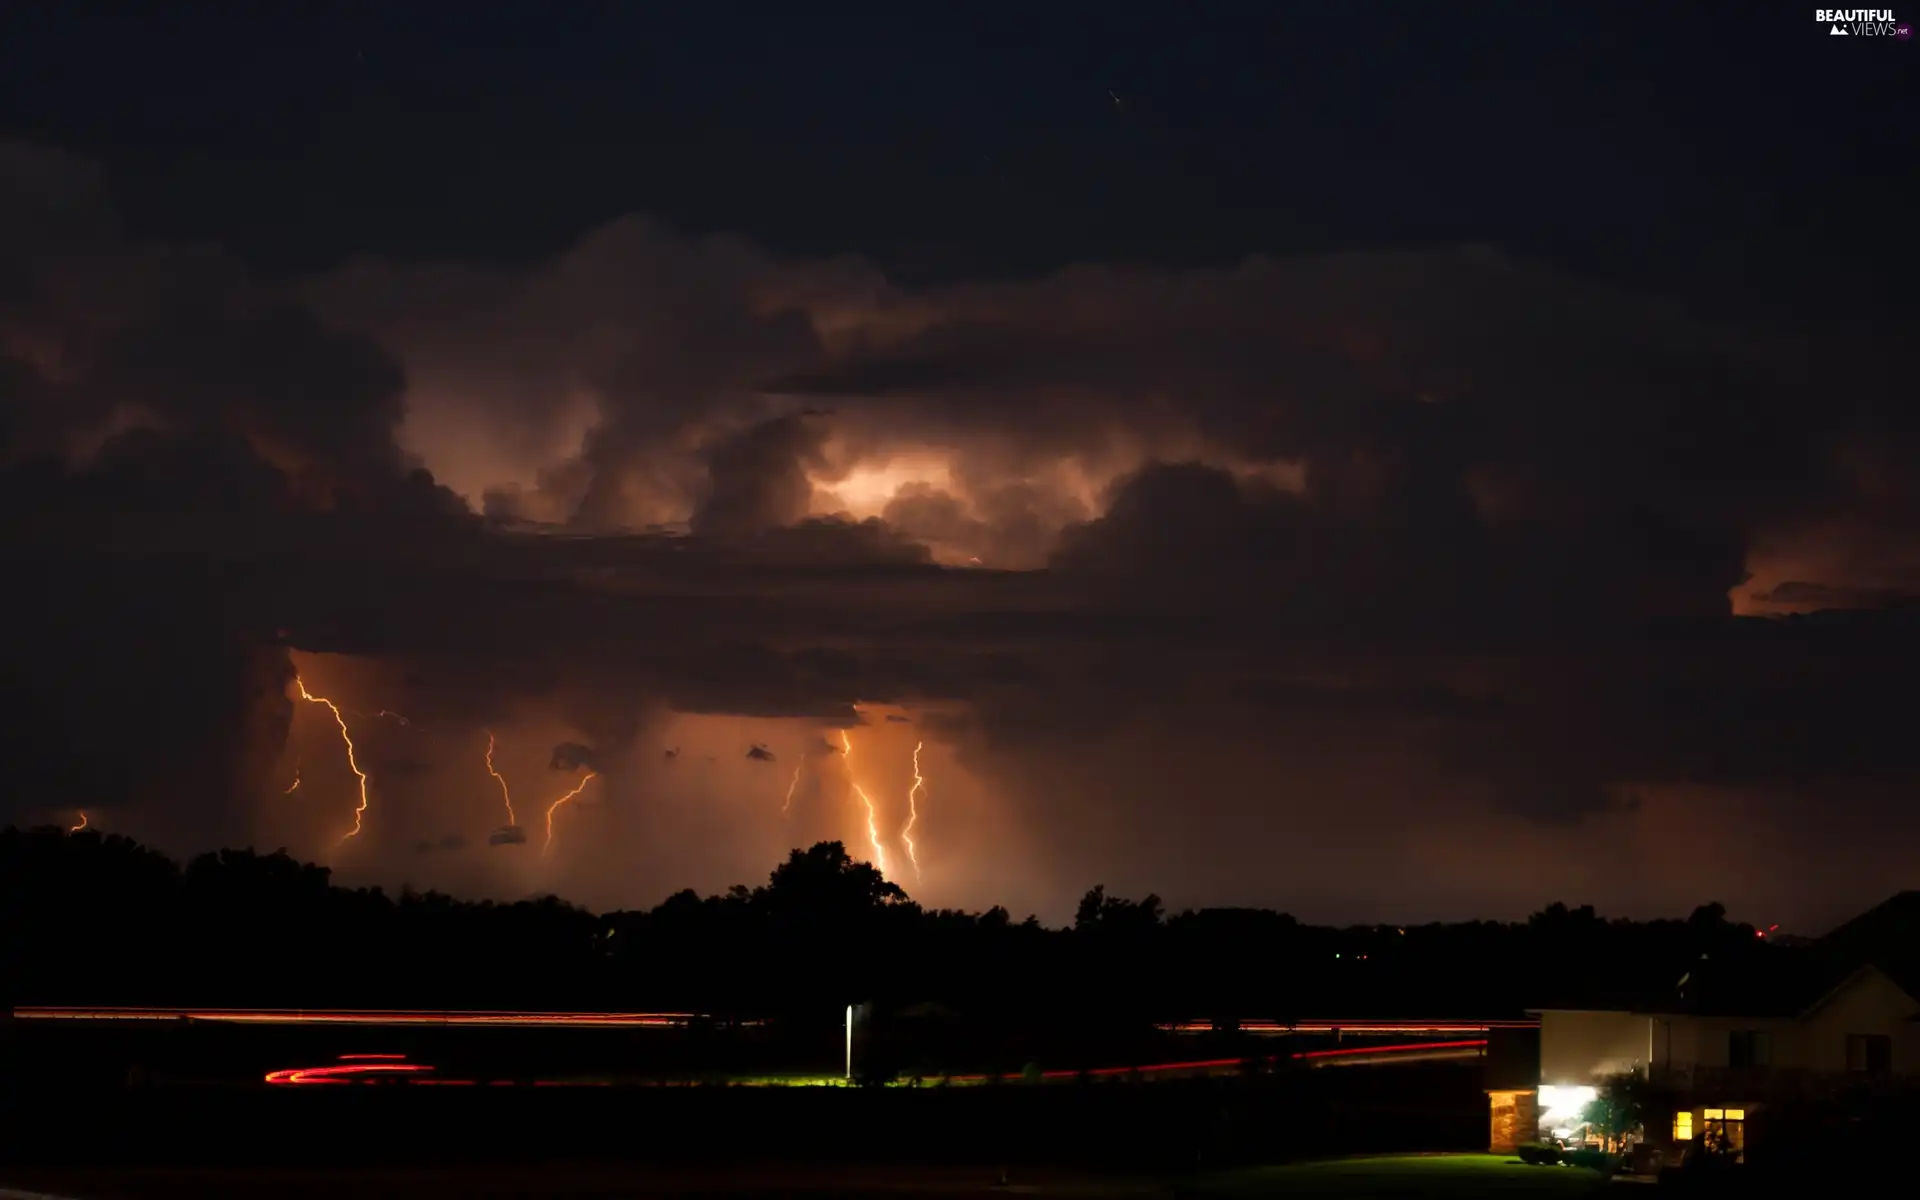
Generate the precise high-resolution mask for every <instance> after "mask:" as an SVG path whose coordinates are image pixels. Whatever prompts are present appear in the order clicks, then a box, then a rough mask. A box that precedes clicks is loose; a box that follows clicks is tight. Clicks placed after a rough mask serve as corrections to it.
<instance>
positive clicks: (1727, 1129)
mask: <svg viewBox="0 0 1920 1200" xmlns="http://www.w3.org/2000/svg"><path fill="white" fill-rule="evenodd" d="M1700 1130H1701V1134H1702V1135H1703V1139H1704V1141H1705V1143H1706V1147H1707V1149H1708V1150H1710V1151H1712V1152H1713V1153H1715V1154H1726V1155H1731V1156H1732V1157H1733V1159H1734V1160H1735V1161H1736V1162H1737V1161H1739V1160H1740V1159H1742V1158H1744V1157H1745V1155H1746V1149H1747V1110H1746V1109H1744V1108H1703V1109H1701V1110H1700Z"/></svg>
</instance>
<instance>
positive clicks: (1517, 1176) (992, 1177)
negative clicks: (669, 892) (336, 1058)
mask: <svg viewBox="0 0 1920 1200" xmlns="http://www.w3.org/2000/svg"><path fill="white" fill-rule="evenodd" d="M1001 1178H1002V1177H1001V1175H1000V1173H999V1172H998V1171H997V1170H995V1171H985V1172H983V1171H979V1170H969V1169H961V1168H926V1167H907V1166H896V1167H838V1168H836V1167H822V1166H798V1167H785V1168H779V1169H765V1168H762V1169H752V1168H748V1169H741V1168H727V1167H711V1168H706V1169H701V1170H692V1169H677V1170H676V1169H666V1168H658V1167H654V1168H644V1167H632V1166H607V1165H598V1166H593V1165H580V1164H572V1163H564V1162H561V1163H555V1164H551V1165H547V1166H541V1167H523V1168H514V1169H506V1170H501V1169H486V1170H482V1169H476V1168H472V1167H464V1166H463V1167H453V1168H445V1169H420V1170H411V1171H402V1170H391V1171H385V1172H367V1171H350V1170H338V1169H328V1168H314V1169H310V1170H306V1171H299V1172H291V1171H265V1170H253V1171H235V1170H229V1171H184V1170H172V1171H166V1170H147V1171H126V1170H121V1171H100V1170H94V1171H69V1172H63V1173H41V1174H39V1175H37V1176H35V1177H33V1178H31V1179H29V1180H26V1181H24V1182H26V1183H27V1185H28V1186H32V1187H37V1188H45V1189H47V1190H49V1191H52V1192H58V1193H60V1194H62V1195H65V1196H71V1197H74V1198H75V1200H150V1198H166V1200H173V1198H175V1197H178V1198H180V1200H186V1198H188V1197H204V1198H205V1200H264V1198H267V1197H281V1196H284V1197H287V1198H289V1200H332V1198H334V1197H351V1198H352V1200H403V1198H405V1200H416V1198H417V1200H443V1198H444V1200H469V1198H471V1200H504V1198H505V1197H529V1198H532V1197H549V1196H550V1197H556V1198H560V1200H615V1198H616V1197H627V1196H759V1195H776V1196H786V1197H795V1198H799V1197H814V1196H818V1197H827V1196H865V1197H885V1196H902V1197H905V1196H955V1197H962V1196H979V1197H992V1196H1009V1195H1012V1196H1059V1197H1069V1196H1088V1197H1094V1196H1116V1197H1119V1196H1166V1197H1172V1196H1220V1197H1232V1196H1246V1197H1258V1196H1297V1197H1302V1198H1311V1197H1329V1198H1331V1197H1345V1196H1351V1197H1383V1198H1384V1197H1409V1198H1412V1200H1419V1198H1421V1197H1433V1198H1435V1200H1441V1198H1450V1197H1469V1196H1503V1197H1513V1198H1514V1200H1524V1198H1525V1197H1531V1196H1539V1197H1552V1196H1565V1197H1573V1196H1595V1195H1599V1194H1600V1189H1601V1187H1602V1186H1603V1182H1602V1180H1601V1179H1600V1178H1599V1177H1598V1176H1596V1175H1595V1174H1593V1173H1592V1172H1589V1171H1582V1170H1576V1169H1573V1168H1562V1169H1555V1168H1535V1167H1525V1166H1521V1165H1520V1164H1518V1163H1515V1162H1512V1161H1510V1160H1506V1159H1502V1158H1496V1157H1492V1156H1489V1155H1479V1154H1458V1155H1431V1156H1425V1155H1422V1156H1387V1157H1376V1158H1358V1159H1344V1160H1334V1161H1320V1162H1312V1163H1303V1164H1299V1165H1295V1166H1279V1167H1265V1168H1254V1169H1247V1170H1240V1171H1218V1172H1208V1171H1204V1170H1199V1171H1193V1172H1184V1173H1178V1174H1170V1173H1160V1174H1148V1173H1136V1174H1132V1175H1125V1176H1122V1175H1115V1174H1112V1173H1097V1172H1065V1171H1060V1170H1047V1169H1041V1168H1034V1169H1023V1170H1011V1171H1009V1172H1008V1173H1007V1175H1006V1176H1005V1182H1004V1184H1003V1183H1002V1182H1001ZM16 1182H22V1181H21V1180H16ZM3 1194H4V1193H3V1192H0V1195H3Z"/></svg>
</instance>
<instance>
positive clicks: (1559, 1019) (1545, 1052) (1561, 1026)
mask: <svg viewBox="0 0 1920 1200" xmlns="http://www.w3.org/2000/svg"><path fill="white" fill-rule="evenodd" d="M1664 1032H1665V1031H1664V1029H1663V1028H1662V1027H1661V1025H1660V1022H1659V1021H1658V1020H1657V1019H1654V1018H1650V1017H1644V1016H1639V1015H1637V1014H1634V1013H1626V1012H1574V1011H1568V1010H1553V1009H1548V1010H1546V1011H1544V1012H1542V1013H1541V1014H1540V1082H1542V1083H1548V1084H1573V1085H1579V1084H1590V1083H1592V1082H1594V1081H1595V1080H1596V1079H1599V1078H1601V1077H1602V1076H1606V1075H1614V1074H1618V1073H1620V1072H1622V1071H1631V1070H1634V1069H1635V1068H1642V1067H1645V1066H1646V1065H1647V1062H1648V1057H1649V1046H1650V1044H1651V1050H1652V1056H1653V1058H1654V1060H1655V1061H1658V1059H1659V1052H1660V1051H1661V1050H1662V1049H1663V1048H1664V1046H1663V1042H1664V1041H1665V1037H1664ZM1722 1053H1723V1054H1724V1053H1725V1051H1724V1050H1723V1051H1722Z"/></svg>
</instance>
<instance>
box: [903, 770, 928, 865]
mask: <svg viewBox="0 0 1920 1200" xmlns="http://www.w3.org/2000/svg"><path fill="white" fill-rule="evenodd" d="M925 745H926V743H925V742H916V743H915V744H914V747H913V787H912V788H911V789H909V790H908V792H907V823H906V825H905V826H904V827H902V828H901V830H900V840H901V841H903V842H905V843H906V844H907V860H908V861H909V862H911V863H913V877H914V879H915V880H918V879H919V878H920V851H919V849H918V848H917V847H915V846H914V844H913V826H914V822H916V821H918V820H919V819H920V804H919V797H920V793H921V792H923V791H925V790H926V787H927V777H926V776H924V775H922V774H921V773H920V751H921V749H922V748H923V747H924V746H925Z"/></svg>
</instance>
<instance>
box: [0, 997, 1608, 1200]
mask: <svg viewBox="0 0 1920 1200" xmlns="http://www.w3.org/2000/svg"><path fill="white" fill-rule="evenodd" d="M11 1032H12V1035H13V1036H12V1038H11V1039H10V1045H9V1054H8V1056H7V1059H6V1064H7V1075H8V1078H7V1086H6V1089H5V1093H4V1099H0V1106H3V1107H0V1185H4V1186H12V1187H18V1188H26V1189H31V1190H37V1191H43V1192H47V1193H51V1194H55V1195H60V1196H70V1197H78V1198H80V1200H96V1198H98V1200H107V1198H111V1197H130V1198H131V1197H149V1196H179V1197H196V1198H205V1200H221V1198H223V1197H233V1198H235V1200H238V1198H241V1197H248V1198H250V1197H255V1196H259V1197H267V1196H274V1197H290V1198H296V1200H297V1198H300V1197H313V1198H315V1200H319V1198H321V1197H335V1196H340V1197H351V1198H352V1200H383V1198H385V1197H389V1196H391V1197H400V1196H406V1197H409V1198H423V1200H432V1198H435V1197H443V1196H444V1197H469V1196H471V1197H505V1196H526V1197H539V1196H558V1197H570V1196H578V1197H614V1196H641V1195H765V1194H781V1195H820V1196H827V1195H871V1196H885V1195H902V1196H906V1195H933V1194H940V1195H1007V1194H1010V1193H1011V1194H1031V1195H1170V1194H1190V1193H1193V1192H1194V1191H1195V1190H1196V1189H1200V1190H1205V1191H1209V1192H1221V1193H1223V1194H1225V1193H1242V1194H1266V1193H1276V1189H1277V1193H1276V1194H1300V1195H1318V1194H1328V1195H1347V1194H1363V1195H1364V1194H1381V1193H1376V1192H1375V1191H1372V1190H1369V1189H1373V1188H1375V1185H1376V1184H1378V1183H1380V1182H1381V1181H1380V1180H1377V1179H1374V1177H1373V1176H1371V1175H1367V1174H1365V1173H1362V1174H1359V1175H1356V1174H1353V1173H1352V1170H1351V1169H1349V1170H1348V1171H1347V1173H1344V1174H1343V1173H1341V1172H1339V1171H1333V1170H1332V1169H1330V1168H1320V1169H1316V1170H1308V1169H1306V1168H1297V1169H1292V1170H1287V1171H1279V1172H1278V1173H1276V1171H1275V1168H1274V1165H1275V1164H1284V1163H1288V1162H1303V1161H1305V1160H1310V1159H1324V1158H1327V1157H1329V1156H1332V1155H1340V1154H1366V1153H1371V1154H1380V1153H1390V1152H1410V1151H1471V1150H1474V1149H1477V1148H1479V1147H1481V1146H1483V1145H1484V1144H1485V1138H1486V1135H1487V1107H1486V1099H1485V1096H1484V1094H1483V1091H1482V1083H1483V1080H1482V1071H1481V1067H1480V1064H1478V1063H1477V1062H1471V1061H1469V1062H1465V1063H1460V1062H1451V1063H1415V1064H1407V1065H1394V1066H1380V1067H1364V1068H1342V1069H1321V1070H1314V1069H1309V1068H1306V1067H1294V1068H1289V1069H1279V1070H1263V1071H1245V1072H1242V1071H1239V1070H1235V1069H1233V1068H1232V1067H1228V1068H1227V1069H1226V1070H1225V1071H1216V1072H1215V1073H1214V1074H1211V1075H1203V1076H1201V1077H1169V1076H1166V1075H1153V1076H1147V1075H1142V1076H1134V1077H1129V1076H1128V1075H1125V1074H1120V1075H1114V1076H1106V1077H1095V1078H1085V1079H1082V1078H1071V1077H1070V1078H1067V1079H1056V1080H1054V1081H1053V1082H1051V1083H1050V1084H1048V1085H1045V1086H1041V1085H1035V1084H1032V1083H1026V1082H1022V1081H1021V1079H1020V1076H1019V1074H1018V1070H1017V1068H1016V1069H1015V1072H1014V1073H1013V1074H1012V1075H1011V1076H1009V1077H1007V1078H1004V1079H1002V1078H999V1077H997V1076H993V1075H992V1072H987V1074H988V1075H989V1077H990V1081H975V1082H972V1083H970V1084H967V1085H964V1086H963V1085H957V1084H955V1085H946V1084H942V1083H940V1082H938V1080H937V1079H928V1080H924V1081H923V1082H922V1083H921V1085H919V1086H900V1085H896V1086H889V1087H847V1086H842V1085H836V1086H817V1085H816V1086H741V1085H739V1084H737V1083H733V1084H729V1083H726V1082H723V1081H725V1080H728V1079H733V1080H739V1079H743V1078H754V1079H756V1080H759V1081H763V1082H764V1081H765V1080H767V1079H768V1078H770V1077H775V1076H778V1075H780V1074H783V1073H790V1074H801V1073H803V1072H804V1073H806V1074H809V1075H811V1076H812V1077H813V1078H815V1079H818V1078H820V1077H822V1076H823V1075H824V1074H825V1072H824V1071H823V1070H822V1068H823V1067H828V1066H830V1064H831V1058H830V1055H828V1054H825V1053H822V1052H821V1051H822V1050H823V1049H831V1048H832V1043H831V1042H829V1043H827V1044H826V1046H825V1047H821V1046H813V1047H811V1048H808V1047H802V1048H800V1049H799V1050H796V1049H795V1048H794V1047H792V1046H790V1045H783V1044H782V1043H781V1042H780V1041H779V1040H778V1039H777V1038H772V1037H771V1035H768V1034H766V1033H765V1032H764V1031H746V1032H742V1031H719V1032H715V1031H681V1032H676V1033H672V1034H661V1033H655V1032H647V1033H640V1034H632V1033H626V1032H609V1031H592V1032H586V1031H566V1032H561V1033H553V1032H544V1031H543V1032H534V1033H526V1032H509V1031H498V1030H479V1031H450V1030H419V1029H414V1030H390V1029H384V1028H382V1029H349V1030H338V1029H320V1030H315V1029H311V1028H285V1027H280V1028H222V1027H217V1026H210V1025H207V1026H203V1025H193V1024H182V1025H179V1026H169V1027H166V1028H155V1029H139V1028H130V1027H122V1026H112V1027H96V1028H90V1029H82V1028H75V1027H66V1028H50V1027H47V1026H33V1027H27V1026H25V1025H16V1026H15V1028H14V1029H13V1030H12V1031H11ZM1265 1048H1266V1049H1267V1050H1268V1052H1269V1053H1271V1052H1272V1051H1273V1050H1275V1049H1279V1047H1275V1046H1273V1045H1272V1044H1271V1043H1268V1044H1266V1047H1265ZM1226 1049H1230V1047H1226V1046H1223V1045H1221V1044H1218V1043H1213V1042H1209V1041H1208V1040H1207V1039H1204V1038H1174V1039H1168V1040H1167V1041H1165V1042H1164V1043H1151V1044H1147V1043H1143V1044H1138V1045H1134V1046H1131V1047H1123V1046H1088V1047H1081V1048H1076V1051H1075V1053H1074V1056H1073V1057H1067V1056H1066V1055H1065V1054H1062V1055H1061V1056H1059V1057H1055V1058H1053V1059H1051V1060H1043V1061H1040V1062H1036V1063H1035V1065H1036V1066H1039V1067H1045V1068H1049V1069H1055V1070H1058V1069H1060V1065H1061V1064H1063V1063H1065V1064H1071V1065H1073V1066H1076V1067H1077V1066H1080V1065H1082V1064H1084V1065H1088V1066H1091V1065H1093V1064H1094V1063H1095V1062H1098V1061H1100V1057H1099V1056H1103V1055H1112V1054H1124V1055H1125V1057H1122V1058H1120V1060H1119V1061H1120V1062H1122V1063H1128V1062H1132V1063H1136V1064H1139V1063H1146V1062H1151V1061H1153V1060H1154V1059H1155V1058H1156V1057H1163V1056H1166V1055H1180V1056H1184V1057H1185V1058H1186V1059H1188V1060H1191V1059H1196V1058H1200V1057H1202V1056H1209V1055H1218V1054H1220V1053H1221V1052H1222V1051H1223V1050H1226ZM802 1050H804V1051H805V1052H804V1053H803V1052H801V1051H802ZM347 1054H360V1055H376V1054H392V1055H403V1054H404V1055H406V1056H407V1060H406V1061H409V1062H419V1063H430V1064H432V1065H433V1066H434V1067H435V1068H436V1077H438V1078H440V1079H459V1080H463V1081H464V1082H463V1083H462V1084H461V1085H460V1086H432V1087H421V1086H412V1085H411V1084H409V1083H406V1082H403V1081H401V1079H400V1078H399V1077H394V1081H392V1082H388V1083H373V1084H369V1083H355V1084H345V1085H337V1086H291V1087H289V1086H272V1085H269V1084H267V1083H265V1082H264V1080H263V1076H264V1075H265V1073H266V1072H268V1071H272V1070H277V1069H283V1068H288V1067H300V1066H319V1065H323V1064H328V1063H333V1062H337V1061H338V1060H339V1058H340V1056H341V1055H347ZM1076 1060H1079V1061H1076ZM1106 1061H1107V1062H1112V1061H1114V1060H1113V1059H1112V1058H1107V1059H1106ZM640 1080H649V1081H651V1083H652V1086H639V1085H638V1081H640ZM582 1084H592V1085H595V1086H580V1085H582ZM1443 1161H1444V1162H1447V1163H1450V1164H1452V1168H1451V1172H1449V1171H1442V1170H1441V1169H1440V1168H1439V1164H1440V1163H1442V1162H1443ZM1407 1163H1408V1164H1412V1165H1405V1164H1403V1166H1402V1167H1400V1168H1396V1169H1395V1170H1396V1172H1397V1174H1395V1176H1394V1177H1395V1178H1396V1179H1399V1182H1390V1183H1389V1184H1388V1185H1386V1186H1388V1191H1387V1192H1386V1193H1383V1194H1395V1195H1405V1194H1414V1195H1420V1194H1434V1195H1453V1194H1478V1193H1479V1192H1480V1191H1483V1190H1485V1188H1487V1187H1497V1188H1511V1187H1516V1186H1518V1187H1521V1188H1522V1190H1523V1191H1526V1190H1531V1189H1535V1188H1538V1187H1541V1186H1549V1185H1551V1186H1556V1187H1561V1188H1564V1187H1565V1186H1566V1183H1567V1181H1568V1180H1573V1179H1577V1178H1579V1177H1580V1176H1579V1174H1578V1173H1572V1172H1552V1171H1548V1172H1544V1174H1546V1175H1553V1176H1555V1178H1554V1179H1553V1180H1552V1181H1548V1180H1545V1179H1536V1178H1534V1176H1536V1175H1541V1174H1543V1172H1541V1171H1538V1170H1533V1169H1526V1168H1520V1167H1517V1166H1509V1165H1508V1164H1505V1163H1500V1162H1494V1161H1491V1160H1484V1159H1482V1158H1475V1159H1472V1160H1466V1159H1446V1160H1441V1159H1426V1158H1423V1159H1416V1160H1407ZM1409 1171H1412V1172H1413V1174H1412V1176H1408V1178H1410V1179H1413V1180H1414V1183H1413V1184H1411V1185H1410V1184H1409V1183H1408V1180H1407V1179H1400V1178H1399V1177H1400V1176H1405V1175H1407V1173H1408V1172H1409ZM1003 1172H1004V1173H1005V1176H1006V1178H1007V1179H1008V1181H1009V1186H1007V1187H999V1186H996V1185H998V1183H999V1181H1000V1179H1001V1178H1002V1175H1003ZM1370 1181H1371V1182H1370ZM1468 1181H1471V1187H1470V1189H1469V1193H1461V1192H1460V1191H1458V1190H1457V1189H1458V1188H1459V1187H1460V1186H1464V1185H1465V1183H1466V1182H1468ZM1415 1185H1417V1186H1416V1190H1414V1191H1411V1192H1409V1191H1408V1190H1407V1188H1408V1187H1409V1186H1415ZM1356 1188H1358V1189H1359V1190H1358V1191H1356V1190H1355V1189H1356ZM1302 1189H1307V1190H1302ZM1328 1189H1331V1190H1328ZM1434 1189H1440V1190H1437V1191H1436V1190H1434Z"/></svg>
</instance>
